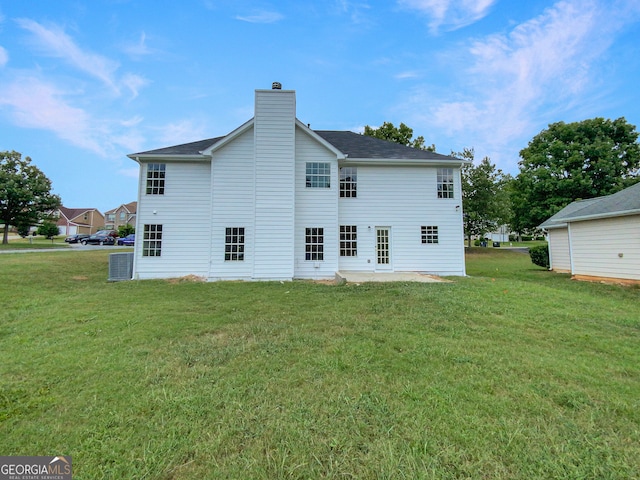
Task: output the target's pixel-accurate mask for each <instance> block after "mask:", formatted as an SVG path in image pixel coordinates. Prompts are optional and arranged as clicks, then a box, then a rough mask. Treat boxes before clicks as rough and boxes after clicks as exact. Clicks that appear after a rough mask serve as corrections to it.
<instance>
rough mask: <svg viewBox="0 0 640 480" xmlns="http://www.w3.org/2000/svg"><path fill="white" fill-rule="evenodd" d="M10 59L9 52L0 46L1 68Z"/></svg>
mask: <svg viewBox="0 0 640 480" xmlns="http://www.w3.org/2000/svg"><path fill="white" fill-rule="evenodd" d="M8 61H9V53H8V52H7V50H6V49H4V48H3V47H0V68H2V67H4V66H5V65H6V64H7V62H8Z"/></svg>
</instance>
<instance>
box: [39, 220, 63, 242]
mask: <svg viewBox="0 0 640 480" xmlns="http://www.w3.org/2000/svg"><path fill="white" fill-rule="evenodd" d="M59 234H60V232H59V231H58V226H57V225H56V224H55V223H53V222H49V221H45V222H42V224H41V225H40V226H39V227H38V235H43V236H45V237H47V239H49V240H53V237H55V236H56V235H59Z"/></svg>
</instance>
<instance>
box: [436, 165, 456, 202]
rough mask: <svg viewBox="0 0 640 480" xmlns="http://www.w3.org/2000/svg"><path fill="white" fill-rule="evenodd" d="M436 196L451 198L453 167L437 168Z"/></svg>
mask: <svg viewBox="0 0 640 480" xmlns="http://www.w3.org/2000/svg"><path fill="white" fill-rule="evenodd" d="M437 175H438V198H453V168H439V169H438V173H437Z"/></svg>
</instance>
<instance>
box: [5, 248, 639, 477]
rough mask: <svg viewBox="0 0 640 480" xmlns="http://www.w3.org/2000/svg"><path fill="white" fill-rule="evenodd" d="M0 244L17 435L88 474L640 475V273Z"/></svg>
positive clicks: (25, 446) (11, 440) (495, 252)
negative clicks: (213, 271) (178, 261)
mask: <svg viewBox="0 0 640 480" xmlns="http://www.w3.org/2000/svg"><path fill="white" fill-rule="evenodd" d="M108 253H109V252H107V251H92V252H57V253H55V254H53V253H30V254H28V255H25V254H20V255H17V254H4V255H0V298H1V299H2V306H1V310H0V453H1V454H2V455H72V457H73V468H74V479H102V478H113V479H124V478H127V479H129V478H136V479H142V478H144V479H166V480H168V479H174V480H178V479H194V478H198V479H200V478H211V479H219V478H223V479H225V478H226V479H316V478H336V479H338V478H339V479H344V478H357V479H369V478H371V479H374V478H375V479H420V478H433V479H447V478H450V479H458V478H473V479H475V478H491V479H496V478H497V479H532V478H542V479H550V478H566V479H577V478H585V479H586V478H594V479H595V478H598V479H602V478H604V479H607V478H609V479H620V478H640V289H638V288H629V287H618V286H611V285H602V284H592V283H581V282H575V281H571V280H570V279H569V277H568V276H567V275H558V274H554V273H550V272H546V271H544V270H543V269H541V268H539V267H536V266H534V265H533V264H532V263H531V262H530V260H529V257H528V256H527V255H523V254H521V253H516V252H508V251H502V250H500V249H497V248H496V249H472V251H471V252H470V253H469V254H468V257H467V270H468V273H469V275H470V277H468V278H455V279H452V280H453V282H452V283H440V284H433V283H430V284H422V283H390V284H362V285H352V284H347V285H341V286H333V285H324V284H316V283H311V282H289V283H279V282H272V283H241V282H220V283H198V282H190V281H186V280H183V281H143V282H119V283H108V282H107V281H106V278H107V262H108Z"/></svg>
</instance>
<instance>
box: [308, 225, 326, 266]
mask: <svg viewBox="0 0 640 480" xmlns="http://www.w3.org/2000/svg"><path fill="white" fill-rule="evenodd" d="M305 260H324V228H306V229H305Z"/></svg>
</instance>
